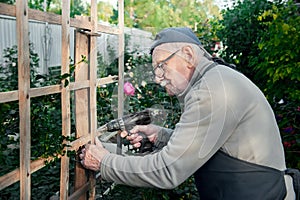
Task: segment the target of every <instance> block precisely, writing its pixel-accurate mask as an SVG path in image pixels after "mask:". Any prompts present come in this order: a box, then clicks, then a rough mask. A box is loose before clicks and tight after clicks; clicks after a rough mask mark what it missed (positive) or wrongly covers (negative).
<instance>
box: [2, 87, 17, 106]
mask: <svg viewBox="0 0 300 200" xmlns="http://www.w3.org/2000/svg"><path fill="white" fill-rule="evenodd" d="M18 99H19V94H18V91H17V90H14V91H9V92H0V103H5V102H10V101H16V100H18Z"/></svg>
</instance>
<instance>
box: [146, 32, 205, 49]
mask: <svg viewBox="0 0 300 200" xmlns="http://www.w3.org/2000/svg"><path fill="white" fill-rule="evenodd" d="M172 42H186V43H193V44H196V45H201V42H200V41H199V39H198V38H197V36H196V35H195V34H194V33H193V31H192V29H190V28H187V27H172V28H166V29H163V30H162V31H160V32H159V33H158V34H157V35H156V37H155V39H154V42H153V44H152V46H151V48H150V54H151V55H152V53H153V50H154V49H155V48H156V47H157V46H159V45H161V44H164V43H172Z"/></svg>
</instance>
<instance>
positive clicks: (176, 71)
mask: <svg viewBox="0 0 300 200" xmlns="http://www.w3.org/2000/svg"><path fill="white" fill-rule="evenodd" d="M152 60H153V67H154V74H155V82H156V83H158V84H161V85H162V86H163V87H165V88H166V91H167V93H168V94H169V95H170V96H173V95H177V94H180V93H181V92H183V91H184V89H185V88H186V87H187V85H188V83H189V80H190V78H191V75H192V74H191V69H189V68H188V67H186V65H187V63H186V61H185V59H183V58H182V52H181V49H179V50H178V51H175V52H169V51H164V50H160V49H159V50H156V51H155V52H154V54H153V59H152Z"/></svg>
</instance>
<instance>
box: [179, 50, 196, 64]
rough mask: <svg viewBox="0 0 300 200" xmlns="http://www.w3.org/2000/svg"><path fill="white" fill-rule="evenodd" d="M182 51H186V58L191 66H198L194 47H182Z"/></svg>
mask: <svg viewBox="0 0 300 200" xmlns="http://www.w3.org/2000/svg"><path fill="white" fill-rule="evenodd" d="M182 52H183V53H184V59H185V61H186V62H188V63H189V66H188V67H189V68H193V67H195V66H196V57H195V56H196V53H195V51H194V50H193V48H192V47H191V46H189V45H187V46H184V47H182Z"/></svg>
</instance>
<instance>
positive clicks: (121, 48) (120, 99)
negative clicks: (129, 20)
mask: <svg viewBox="0 0 300 200" xmlns="http://www.w3.org/2000/svg"><path fill="white" fill-rule="evenodd" d="M118 14H119V19H118V20H119V25H118V28H119V31H120V34H119V36H118V37H119V48H118V59H119V83H118V117H122V116H123V112H124V90H123V88H124V49H125V48H124V46H125V45H124V0H118ZM121 152H122V143H121V137H120V135H118V137H117V154H121Z"/></svg>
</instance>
